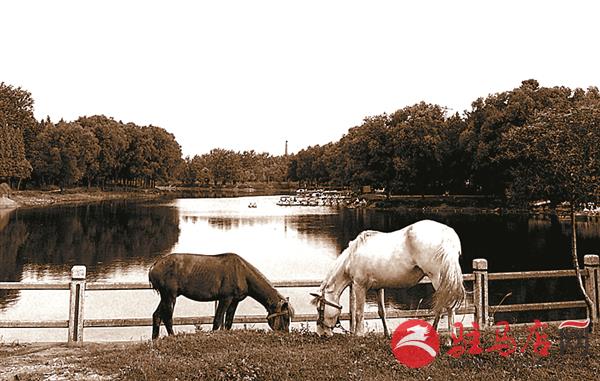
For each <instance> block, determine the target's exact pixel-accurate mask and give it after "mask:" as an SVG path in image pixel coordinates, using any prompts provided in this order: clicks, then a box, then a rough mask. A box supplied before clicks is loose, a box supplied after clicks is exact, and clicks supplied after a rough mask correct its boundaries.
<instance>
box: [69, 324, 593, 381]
mask: <svg viewBox="0 0 600 381" xmlns="http://www.w3.org/2000/svg"><path fill="white" fill-rule="evenodd" d="M511 333H513V332H511ZM527 333H528V332H527V331H526V330H524V329H520V330H515V331H514V337H515V338H516V339H517V342H518V343H519V345H522V344H523V343H524V342H525V339H526V337H527ZM544 333H547V334H548V336H549V338H550V340H551V341H552V343H553V344H552V347H551V349H550V354H549V356H547V357H542V356H540V355H538V354H537V353H534V352H533V351H532V350H531V348H529V350H527V351H526V352H525V353H520V352H519V351H517V353H514V354H513V355H511V356H510V357H508V358H504V357H501V356H500V355H498V354H497V353H495V352H488V353H485V352H484V353H483V354H481V355H476V356H475V355H464V356H463V357H461V358H459V359H455V358H453V357H451V356H449V355H447V354H446V352H447V350H448V349H449V347H447V346H443V347H442V349H441V353H440V354H439V355H438V357H437V358H436V360H435V361H434V362H433V363H432V364H431V365H429V366H427V367H424V368H421V369H409V368H406V367H405V366H403V365H401V364H399V363H398V362H397V361H396V359H395V358H394V356H393V354H392V352H391V350H390V346H389V340H387V339H385V338H384V337H383V336H382V335H380V334H369V335H366V336H364V337H355V336H350V335H341V334H340V335H335V336H334V337H333V338H329V339H325V338H319V337H317V336H316V334H314V333H310V332H304V331H294V332H291V333H290V334H281V333H274V332H270V331H254V330H235V331H221V332H208V333H207V332H200V333H196V334H185V335H176V336H173V337H166V338H162V339H159V340H157V341H155V342H148V343H143V344H137V345H131V346H130V347H128V348H127V349H126V350H123V349H112V350H106V349H95V350H93V351H90V352H89V354H87V355H86V356H85V357H83V358H82V359H81V363H80V365H81V366H84V367H86V368H88V369H92V370H93V371H94V372H97V373H98V374H101V375H109V376H110V378H111V379H119V380H166V379H178V380H319V381H320V380H403V379H407V380H429V379H433V380H445V379H456V380H512V379H514V380H521V379H534V380H564V379H582V380H583V379H596V378H597V375H598V374H600V357H599V355H600V337H599V335H598V334H595V335H592V336H591V337H590V339H591V341H590V344H591V345H590V352H589V356H583V355H582V354H581V353H580V352H579V353H572V354H566V355H563V356H561V355H560V354H559V353H558V351H559V347H558V333H557V330H556V328H547V329H546V330H544ZM442 341H443V340H442ZM493 343H494V332H489V333H486V334H485V335H483V336H482V345H483V347H484V348H487V347H489V346H491V345H493Z"/></svg>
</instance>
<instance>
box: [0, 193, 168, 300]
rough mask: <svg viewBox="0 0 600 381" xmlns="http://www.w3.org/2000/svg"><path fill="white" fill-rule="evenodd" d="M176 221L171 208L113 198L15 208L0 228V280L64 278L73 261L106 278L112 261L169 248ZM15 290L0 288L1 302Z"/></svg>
mask: <svg viewBox="0 0 600 381" xmlns="http://www.w3.org/2000/svg"><path fill="white" fill-rule="evenodd" d="M178 222H179V221H178V213H177V209H174V208H169V207H149V206H142V205H128V204H125V203H116V202H113V203H105V204H95V205H87V206H80V207H68V208H66V207H63V208H48V209H35V210H17V211H14V212H12V213H11V214H10V216H9V222H8V223H7V224H5V226H4V228H3V229H2V230H1V231H0V249H1V250H0V265H1V266H0V281H22V280H32V279H35V280H48V279H68V277H69V275H70V268H71V267H72V266H73V265H75V264H78V265H85V266H87V267H88V279H89V280H90V281H94V280H98V279H107V278H111V276H110V274H111V273H112V272H114V269H115V267H123V266H125V267H126V266H128V265H131V264H135V263H139V262H140V261H141V262H145V263H148V262H149V261H152V260H153V259H154V258H155V257H156V256H157V255H159V254H161V253H166V252H168V251H169V250H170V249H171V247H173V245H174V244H175V242H177V237H178V235H179V226H178ZM25 268H27V275H26V276H25V275H24V274H25V273H26V272H25V271H24V269H25ZM16 294H17V292H16V291H12V290H10V291H5V292H3V294H0V307H1V306H3V305H4V306H5V305H6V304H8V303H10V302H11V301H12V300H14V297H15V295H16Z"/></svg>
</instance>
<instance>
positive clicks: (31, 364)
mask: <svg viewBox="0 0 600 381" xmlns="http://www.w3.org/2000/svg"><path fill="white" fill-rule="evenodd" d="M127 345H130V344H126V343H124V344H113V343H110V344H95V343H89V344H85V345H83V346H81V347H68V346H67V344H56V343H52V344H19V345H9V346H0V380H2V381H17V380H18V381H22V380H91V381H94V380H111V379H112V377H111V376H110V375H99V374H97V373H95V372H94V371H91V370H90V369H86V368H85V367H84V366H83V365H81V363H80V362H81V359H82V358H84V357H89V355H90V353H93V352H97V351H99V350H100V351H101V350H110V349H119V348H121V349H123V348H126V347H127Z"/></svg>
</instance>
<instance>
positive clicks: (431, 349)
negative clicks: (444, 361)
mask: <svg viewBox="0 0 600 381" xmlns="http://www.w3.org/2000/svg"><path fill="white" fill-rule="evenodd" d="M390 346H391V347H392V352H393V353H394V357H396V360H398V361H399V362H400V363H402V364H404V365H406V366H407V367H409V368H420V367H422V366H425V365H429V364H431V363H432V362H433V360H434V359H435V356H437V354H438V353H439V351H440V339H439V338H438V335H437V332H436V331H435V330H434V329H433V327H432V326H431V324H429V323H427V322H426V321H423V320H418V319H415V320H407V321H405V322H404V323H402V324H400V325H399V326H398V328H396V330H395V331H394V334H393V335H392V341H391V342H390Z"/></svg>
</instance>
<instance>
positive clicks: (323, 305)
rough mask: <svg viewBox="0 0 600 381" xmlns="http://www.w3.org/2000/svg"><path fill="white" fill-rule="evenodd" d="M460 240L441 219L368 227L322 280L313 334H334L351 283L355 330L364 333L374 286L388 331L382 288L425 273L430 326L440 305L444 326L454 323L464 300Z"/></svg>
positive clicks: (410, 283)
mask: <svg viewBox="0 0 600 381" xmlns="http://www.w3.org/2000/svg"><path fill="white" fill-rule="evenodd" d="M460 255H461V247H460V239H459V238H458V235H457V234H456V232H455V231H454V229H452V228H450V227H449V226H446V225H444V224H441V223H439V222H435V221H430V220H423V221H419V222H416V223H414V224H412V225H409V226H407V227H405V228H404V229H401V230H397V231H394V232H391V233H382V232H378V231H373V230H367V231H364V232H362V233H360V234H359V235H358V237H356V239H355V240H354V241H351V242H350V243H349V244H348V248H347V249H345V250H344V251H343V252H342V254H340V256H339V257H338V258H337V260H336V261H335V263H334V265H333V268H332V269H331V270H330V271H329V273H328V275H327V277H326V278H325V280H324V281H323V283H321V287H320V288H319V292H318V293H311V295H312V296H314V297H315V298H314V299H313V300H312V303H313V304H314V305H316V306H317V312H318V314H319V318H318V320H317V333H318V334H319V335H326V336H332V335H333V328H334V327H336V326H338V325H339V319H338V318H339V316H340V313H341V311H342V306H341V305H340V303H339V300H340V295H341V294H342V292H343V291H344V290H345V289H346V287H348V286H349V285H350V284H352V292H353V293H354V300H355V303H354V306H350V308H351V311H350V314H351V315H352V318H353V320H354V322H355V324H354V329H353V333H356V334H358V335H362V334H363V333H364V326H363V312H364V305H365V300H366V294H367V290H369V289H377V290H378V298H377V299H378V307H379V308H378V310H379V316H380V317H381V320H382V321H383V328H384V331H385V334H386V336H388V337H389V336H390V333H389V331H388V327H387V323H386V321H385V306H384V300H383V289H384V288H386V287H388V288H408V287H412V286H414V285H415V284H417V283H419V281H420V280H421V279H422V278H423V277H424V276H427V277H428V278H429V279H431V283H432V284H433V288H434V289H435V294H434V303H433V311H434V313H435V319H434V323H433V326H434V329H437V325H438V322H439V319H440V315H441V314H442V312H443V310H447V311H448V327H449V328H453V325H454V322H453V320H454V309H455V308H457V307H458V305H459V304H460V303H461V302H462V301H463V299H464V296H465V289H464V286H463V275H462V270H461V268H460V263H459V261H458V260H459V257H460Z"/></svg>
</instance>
